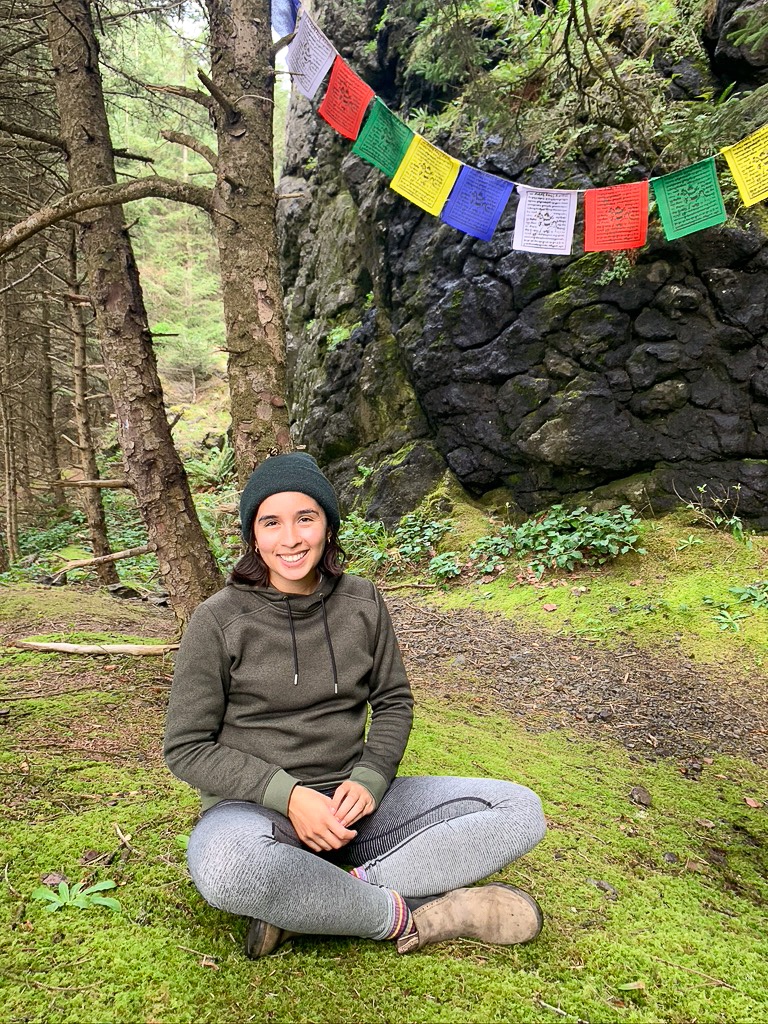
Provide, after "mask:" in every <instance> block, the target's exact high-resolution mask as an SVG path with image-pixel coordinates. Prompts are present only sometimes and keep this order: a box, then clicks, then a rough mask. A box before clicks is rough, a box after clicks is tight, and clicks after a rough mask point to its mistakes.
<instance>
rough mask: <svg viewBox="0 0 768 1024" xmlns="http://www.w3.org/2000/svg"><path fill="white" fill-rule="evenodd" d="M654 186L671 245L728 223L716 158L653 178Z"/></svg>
mask: <svg viewBox="0 0 768 1024" xmlns="http://www.w3.org/2000/svg"><path fill="white" fill-rule="evenodd" d="M651 184H652V185H653V194H654V196H655V197H656V203H657V204H658V207H659V216H660V217H661V226H662V227H663V228H664V235H665V237H666V239H667V241H669V242H671V241H672V240H673V239H674V238H681V237H682V236H683V235H690V234H691V233H692V232H694V231H703V230H704V228H711V227H713V226H714V225H715V224H722V223H723V221H724V220H725V219H726V213H725V206H724V205H723V196H722V193H721V192H720V183H719V182H718V180H717V171H716V170H715V158H714V157H712V156H710V157H707V159H706V160H701V161H699V163H697V164H691V166H690V167H683V168H682V169H681V170H679V171H673V172H672V173H671V174H665V175H664V176H663V177H661V178H653V179H652V181H651Z"/></svg>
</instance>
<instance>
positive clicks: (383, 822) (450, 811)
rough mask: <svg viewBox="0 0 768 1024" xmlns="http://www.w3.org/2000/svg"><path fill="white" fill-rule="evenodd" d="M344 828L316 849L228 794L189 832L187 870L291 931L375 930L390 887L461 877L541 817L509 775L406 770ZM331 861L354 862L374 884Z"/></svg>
mask: <svg viewBox="0 0 768 1024" xmlns="http://www.w3.org/2000/svg"><path fill="white" fill-rule="evenodd" d="M352 827H353V828H355V829H357V836H356V837H355V838H354V839H353V840H352V841H351V842H350V843H348V844H347V845H346V846H344V847H342V849H341V850H335V851H332V852H331V853H330V854H322V855H321V854H316V853H312V852H311V851H310V850H308V849H307V847H305V846H304V845H303V844H302V843H301V841H300V840H299V838H298V836H297V835H296V833H295V831H294V829H293V826H292V825H291V823H290V821H289V820H288V818H286V817H285V816H284V815H282V814H280V813H279V812H278V811H272V810H269V809H268V808H266V807H261V806H260V805H259V804H254V803H247V802H245V801H239V800H226V801H223V802H222V803H218V804H216V805H214V806H213V807H212V808H211V809H210V810H209V811H206V813H205V814H204V815H203V817H202V818H201V819H200V821H199V822H198V824H197V825H196V826H195V829H194V831H193V832H192V835H191V836H190V839H189V846H188V849H187V859H188V863H189V870H190V874H191V875H192V880H193V881H194V883H195V885H196V886H197V889H198V890H199V892H200V894H201V895H202V896H203V898H204V899H205V900H206V901H207V902H208V903H210V904H211V906H214V907H218V908H219V909H220V910H226V911H229V912H230V913H232V914H242V915H244V916H246V917H256V918H259V919H261V920H262V921H268V922H269V923H270V924H274V925H276V926H277V927H278V928H284V929H286V930H288V931H292V932H307V933H311V934H315V935H356V936H360V937H363V938H370V939H382V938H384V937H385V935H386V934H387V933H388V931H389V929H390V926H391V923H392V913H393V901H392V897H391V895H390V893H389V890H391V889H394V890H395V891H396V892H399V893H400V894H401V895H402V896H405V897H418V896H432V895H435V894H437V893H443V892H446V891H448V890H449V889H456V888H458V887H459V886H464V885H471V884H472V883H473V882H477V881H479V880H480V879H481V878H486V877H487V876H488V875H491V874H493V873H494V872H496V871H500V870H501V869H502V868H504V867H506V865H507V864H510V863H511V862H512V861H513V860H517V858H518V857H522V855H523V854H524V853H527V852H528V851H529V850H531V849H533V847H534V846H535V845H536V843H538V842H539V840H540V839H542V837H543V836H544V831H545V827H546V826H545V823H544V814H543V812H542V809H541V802H540V800H539V798H538V797H537V796H536V794H535V793H533V792H532V791H531V790H530V789H526V787H525V786H519V785H517V784H516V783H514V782H502V781H499V780H495V779H463V778H453V777H432V776H423V777H422V776H418V777H409V776H405V777H402V778H397V779H395V780H394V782H393V783H392V785H391V786H390V787H389V789H388V790H387V792H386V794H385V796H384V798H383V799H382V801H381V804H380V805H379V807H377V809H376V810H375V811H374V812H373V814H371V815H369V816H368V817H367V818H363V819H361V820H360V821H359V822H356V823H355V825H354V826H352ZM341 865H346V866H349V867H363V868H364V869H365V871H366V874H367V877H368V880H369V882H370V883H372V884H366V883H365V882H361V881H360V880H359V879H357V878H355V877H353V876H351V875H349V874H348V873H347V872H346V871H345V870H343V868H342V867H341Z"/></svg>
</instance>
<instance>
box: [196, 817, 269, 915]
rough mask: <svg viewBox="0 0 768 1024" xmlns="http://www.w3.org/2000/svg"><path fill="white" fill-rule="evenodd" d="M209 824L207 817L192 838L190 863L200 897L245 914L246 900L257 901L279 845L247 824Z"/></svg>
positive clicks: (261, 831) (217, 905)
mask: <svg viewBox="0 0 768 1024" xmlns="http://www.w3.org/2000/svg"><path fill="white" fill-rule="evenodd" d="M216 825H218V823H214V822H210V823H206V820H205V817H204V818H203V819H202V820H201V821H200V823H199V824H198V825H197V827H196V828H195V829H194V831H193V832H192V835H191V836H190V837H189V844H188V846H187V864H188V866H189V873H190V875H191V876H192V881H193V882H194V883H195V888H196V889H197V890H198V892H199V893H200V895H201V896H202V897H203V899H204V900H205V901H206V903H209V904H210V905H211V906H212V907H216V908H217V909H218V910H228V911H230V912H231V913H240V912H242V910H241V908H242V906H243V901H244V900H248V901H249V902H250V901H252V900H253V899H254V898H258V890H259V889H260V888H261V886H260V884H259V883H260V881H261V880H263V877H264V875H265V874H268V867H269V862H270V859H271V852H272V849H273V848H274V847H275V846H276V845H277V844H276V843H275V841H274V840H273V839H272V837H271V836H269V835H267V834H265V832H264V831H263V830H260V829H258V828H257V829H254V828H249V827H248V824H247V823H245V822H239V823H236V822H232V823H231V824H229V825H228V826H225V825H224V823H221V824H220V825H218V827H214V826H216Z"/></svg>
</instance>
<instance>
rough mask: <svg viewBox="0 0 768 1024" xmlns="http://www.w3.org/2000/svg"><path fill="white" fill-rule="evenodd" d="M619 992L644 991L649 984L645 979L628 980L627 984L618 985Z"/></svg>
mask: <svg viewBox="0 0 768 1024" xmlns="http://www.w3.org/2000/svg"><path fill="white" fill-rule="evenodd" d="M617 988H618V990H619V992H643V991H644V990H645V989H646V988H647V985H646V984H645V982H644V981H628V982H627V983H626V985H618V986H617Z"/></svg>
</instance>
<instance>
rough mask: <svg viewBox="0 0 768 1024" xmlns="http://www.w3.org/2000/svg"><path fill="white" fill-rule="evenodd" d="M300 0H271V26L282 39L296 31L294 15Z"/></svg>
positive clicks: (297, 11) (297, 10) (296, 12)
mask: <svg viewBox="0 0 768 1024" xmlns="http://www.w3.org/2000/svg"><path fill="white" fill-rule="evenodd" d="M300 2H301V0H272V28H273V29H274V30H275V32H276V33H277V35H278V38H280V39H282V38H283V36H289V35H290V34H291V32H295V31H296V15H297V14H298V13H299V4H300Z"/></svg>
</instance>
